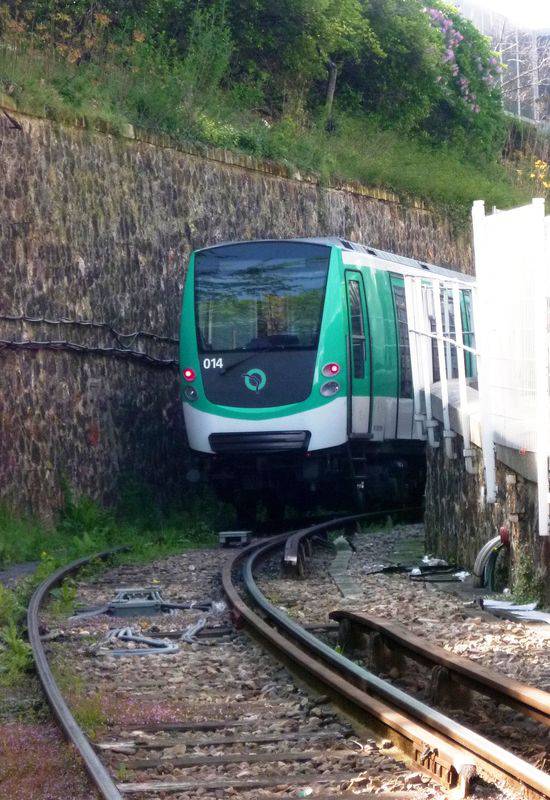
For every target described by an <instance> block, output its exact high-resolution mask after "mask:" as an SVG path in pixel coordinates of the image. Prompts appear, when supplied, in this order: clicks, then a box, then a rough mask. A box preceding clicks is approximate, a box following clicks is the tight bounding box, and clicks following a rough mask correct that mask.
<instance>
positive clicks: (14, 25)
mask: <svg viewBox="0 0 550 800" xmlns="http://www.w3.org/2000/svg"><path fill="white" fill-rule="evenodd" d="M0 37H1V39H0V91H2V92H3V93H4V94H8V95H11V96H12V97H13V98H14V99H15V100H16V101H19V102H22V105H23V106H24V107H25V108H29V107H30V108H31V109H34V110H38V111H41V110H42V111H45V112H46V113H47V114H48V115H50V116H51V115H53V116H58V117H60V118H63V116H64V113H65V112H66V111H67V110H71V111H72V112H76V113H77V114H79V115H81V116H82V118H84V119H85V120H86V121H87V122H88V123H89V124H91V125H94V123H95V122H97V121H99V120H102V121H108V122H109V123H111V124H113V125H114V126H115V127H116V126H117V125H120V126H122V125H124V124H127V123H132V124H133V125H138V126H141V127H144V128H148V129H150V130H157V131H160V132H163V133H166V134H169V135H170V136H173V137H174V138H176V139H179V140H192V141H204V142H207V143H210V144H214V145H216V146H221V147H228V148H234V149H239V150H244V151H245V152H251V153H254V154H255V155H258V156H260V157H267V158H272V159H276V160H280V161H286V162H288V163H290V164H293V165H295V166H297V167H298V168H300V169H311V168H314V169H316V170H317V171H321V173H323V174H325V175H327V176H328V175H340V176H342V177H344V178H347V179H349V178H352V179H353V178H356V179H362V178H363V175H364V174H365V173H369V172H371V173H374V174H375V175H376V180H377V181H378V182H379V184H380V185H386V186H388V187H389V188H392V189H394V190H395V191H397V192H401V193H404V194H410V193H411V192H415V193H419V194H420V196H421V197H424V198H426V199H428V200H430V201H432V202H436V203H440V204H443V205H445V206H446V207H447V208H448V207H453V206H454V207H455V209H456V208H458V209H459V210H460V213H461V214H464V213H465V210H466V209H467V208H468V207H469V204H470V202H471V201H472V200H473V199H476V198H477V197H480V196H483V197H485V198H486V199H487V200H488V201H489V202H490V203H494V204H497V205H510V204H514V203H517V202H520V201H521V200H522V199H524V197H526V195H525V194H524V193H523V191H522V190H521V188H519V189H518V187H517V184H518V182H521V181H522V177H521V176H520V175H519V174H518V173H516V172H514V173H506V171H505V170H504V169H503V168H502V167H500V166H499V165H498V158H499V154H500V152H501V150H502V146H503V144H504V140H505V134H506V122H505V118H504V115H503V113H502V110H501V104H500V95H499V90H498V74H499V70H500V69H501V67H500V64H499V62H498V59H497V57H496V55H495V54H494V53H492V52H491V50H490V48H489V44H488V40H486V39H485V38H484V37H483V36H481V34H480V33H479V32H478V31H477V30H476V29H475V28H474V26H473V25H472V24H471V23H469V22H468V21H466V20H465V19H463V18H462V17H461V16H460V15H459V14H458V12H457V11H456V9H454V7H452V6H449V5H446V4H445V3H442V2H440V0H432V1H431V2H430V3H429V4H428V5H424V4H423V3H422V2H420V0H202V2H200V1H199V2H197V0H10V2H8V3H3V4H2V3H0ZM385 131H388V132H389V133H388V134H385V133H384V132H385ZM366 137H372V140H371V141H369V142H367V140H366ZM388 138H389V139H390V140H392V141H394V142H395V147H394V148H393V149H392V148H391V147H390V150H389V151H387V150H384V149H383V148H384V147H385V146H387V145H386V144H385V143H386V140H387V139H388ZM304 140H306V141H307V145H304V144H303V141H304ZM373 142H374V143H377V142H378V144H379V146H378V147H375V148H374V150H375V151H376V153H375V155H374V156H373V155H372V150H373V146H372V144H373ZM312 144H313V147H312ZM367 147H368V148H369V149H370V151H371V154H370V155H369V157H368V158H366V157H365V155H364V150H365V149H366V148H367ZM434 148H435V153H434ZM407 150H408V153H409V156H408V158H407V157H406V158H405V162H404V163H403V170H402V171H400V170H399V169H398V168H396V165H395V163H393V162H395V160H396V159H401V158H402V157H403V155H402V154H403V152H404V151H405V152H407ZM311 152H314V153H315V156H314V158H311V156H310V154H311ZM341 153H346V154H349V157H345V158H342V157H341V155H340V154H341ZM434 160H437V161H441V162H442V164H441V166H440V167H439V168H438V169H439V171H441V170H443V172H445V166H444V165H445V163H448V164H452V167H450V168H449V170H448V174H447V176H446V178H445V177H443V178H442V176H441V175H440V177H439V178H438V180H437V181H435V182H434V180H433V177H432V175H431V174H430V172H431V171H430V170H429V169H428V170H427V171H426V170H425V166H424V164H425V163H427V162H430V163H433V162H434ZM312 162H313V163H312ZM384 164H387V166H388V169H385V168H384V166H383V165H384ZM462 164H463V165H464V169H463V167H462ZM457 165H458V169H457ZM411 166H412V170H411ZM373 167H374V168H373ZM411 172H415V175H414V179H413V180H411V179H410V175H411ZM469 172H471V173H472V175H473V174H475V175H477V176H478V177H479V181H480V182H479V186H477V187H474V186H473V185H470V184H471V180H470V177H469ZM525 174H530V173H529V172H528V171H526V172H525Z"/></svg>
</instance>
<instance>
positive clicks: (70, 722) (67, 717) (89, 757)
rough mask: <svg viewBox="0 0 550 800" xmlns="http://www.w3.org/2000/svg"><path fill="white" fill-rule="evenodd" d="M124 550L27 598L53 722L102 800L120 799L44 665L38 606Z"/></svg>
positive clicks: (76, 565)
mask: <svg viewBox="0 0 550 800" xmlns="http://www.w3.org/2000/svg"><path fill="white" fill-rule="evenodd" d="M126 549H127V548H124V547H117V548H116V549H114V550H108V551H105V552H103V553H96V554H95V555H93V556H88V557H87V558H79V559H78V560H77V561H73V562H71V563H70V564H67V565H66V566H64V567H60V569H58V570H56V571H55V572H54V573H53V574H52V575H50V576H49V577H48V578H46V580H45V581H43V582H42V583H41V584H40V585H39V586H38V587H37V588H36V589H35V591H34V594H33V596H32V597H31V600H30V603H29V607H28V609H27V627H28V635H29V642H30V645H31V648H32V656H33V659H34V663H35V667H36V672H37V674H38V678H39V680H40V683H41V684H42V688H43V689H44V694H45V695H46V697H47V699H48V703H49V705H50V708H51V709H52V711H53V713H54V715H55V717H56V718H57V721H58V723H59V725H60V727H61V729H62V731H63V733H64V734H65V736H66V737H67V739H68V740H69V741H70V742H71V744H73V745H74V747H75V749H76V750H77V752H78V753H79V754H80V756H81V757H82V760H83V762H84V766H85V768H86V771H87V772H88V774H89V776H90V778H91V779H92V781H93V783H94V784H95V786H96V788H97V789H98V791H99V793H100V796H101V797H102V798H103V800H122V795H121V794H120V792H119V791H118V789H117V787H116V785H115V783H114V781H113V779H112V778H111V776H110V775H109V773H108V771H107V770H106V769H105V767H104V766H103V764H102V763H101V761H100V760H99V758H98V757H97V755H96V753H95V751H94V749H93V747H92V746H91V744H90V742H89V741H88V739H87V737H86V735H85V733H84V731H83V730H82V729H81V728H80V726H79V725H78V723H77V722H76V720H75V718H74V717H73V715H72V714H71V712H70V710H69V707H68V705H67V703H66V702H65V700H64V699H63V695H62V694H61V692H60V690H59V687H58V685H57V683H56V681H55V678H54V676H53V674H52V671H51V669H50V665H49V664H48V659H47V657H46V652H45V650H44V645H43V644H42V639H41V638H40V621H39V613H40V609H41V607H42V604H43V603H44V601H45V600H46V598H47V597H48V595H49V593H50V591H51V590H52V589H53V588H54V587H55V586H57V585H58V584H60V583H61V582H62V581H64V580H65V578H67V577H68V576H69V575H73V574H74V573H75V572H78V570H79V569H81V567H84V566H86V565H87V564H89V563H90V562H92V561H94V560H95V559H101V560H105V559H107V558H109V557H110V556H112V555H115V554H116V553H119V552H121V551H123V550H126Z"/></svg>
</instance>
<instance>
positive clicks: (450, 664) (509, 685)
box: [329, 610, 550, 727]
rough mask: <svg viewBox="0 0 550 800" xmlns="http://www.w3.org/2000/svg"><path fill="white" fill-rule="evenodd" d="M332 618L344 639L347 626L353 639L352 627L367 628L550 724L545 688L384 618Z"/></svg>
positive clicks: (338, 614) (340, 614) (336, 614)
mask: <svg viewBox="0 0 550 800" xmlns="http://www.w3.org/2000/svg"><path fill="white" fill-rule="evenodd" d="M329 617H330V619H333V620H335V621H336V622H339V623H340V625H341V627H342V630H341V636H342V639H345V638H346V637H347V635H348V631H347V630H346V628H347V627H348V626H350V627H351V630H350V631H349V633H350V634H351V638H352V641H353V629H360V630H368V631H370V632H371V633H373V634H377V635H378V636H380V637H381V641H382V643H383V644H384V646H386V647H388V649H390V650H392V649H397V650H399V652H402V653H403V654H404V655H406V656H407V657H408V658H412V659H414V660H415V661H419V662H420V663H422V664H424V665H426V666H431V667H437V668H440V667H443V668H444V669H446V670H447V671H448V673H449V674H450V675H451V676H452V677H453V678H458V679H459V680H460V682H461V683H464V684H466V685H467V686H469V687H470V688H471V689H474V690H475V691H477V692H480V693H482V694H485V695H488V696H489V697H493V698H494V699H496V700H497V701H498V702H499V703H503V704H505V705H508V706H510V707H511V708H514V709H515V710H517V711H520V712H522V713H524V714H526V715H527V716H530V717H532V718H533V719H535V720H536V721H537V722H541V723H542V724H543V725H546V726H548V727H550V693H548V692H545V691H543V690H542V689H537V688H536V687H534V686H529V685H528V684H525V683H521V682H520V681H516V680H514V679H513V678H509V677H508V676H506V675H503V674H502V673H500V672H495V671H494V670H491V669H488V668H487V667H483V666H482V665H479V664H475V663H474V662H473V661H470V659H468V658H463V657H461V656H456V655H454V653H449V652H448V651H447V650H444V649H443V648H442V647H439V646H438V645H435V644H433V643H431V642H427V641H426V640H425V639H422V638H421V637H420V636H416V635H415V634H413V633H409V631H407V630H406V629H405V628H404V627H403V626H402V625H400V624H399V623H390V622H388V621H387V620H385V619H383V618H382V617H376V616H372V615H370V614H364V613H355V612H353V611H346V610H337V611H332V612H331V613H330V614H329ZM342 643H343V642H342Z"/></svg>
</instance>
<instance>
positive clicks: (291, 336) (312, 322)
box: [195, 242, 330, 353]
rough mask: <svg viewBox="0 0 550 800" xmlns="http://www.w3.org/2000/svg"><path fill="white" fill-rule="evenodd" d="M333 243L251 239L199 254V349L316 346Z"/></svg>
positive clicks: (196, 286)
mask: <svg viewBox="0 0 550 800" xmlns="http://www.w3.org/2000/svg"><path fill="white" fill-rule="evenodd" d="M329 258H330V248H329V247H326V246H324V245H317V244H308V243H305V242H304V243H302V242H250V243H246V244H233V245H226V246H222V247H215V248H212V250H203V251H202V252H199V253H197V254H196V256H195V303H196V317H197V329H198V330H197V333H198V344H199V350H200V352H202V353H206V352H220V351H224V352H228V351H229V352H230V351H237V350H252V351H254V350H285V349H313V348H316V347H317V343H318V339H319V329H320V327H321V314H322V310H323V300H324V296H325V286H326V282H327V273H328V265H329Z"/></svg>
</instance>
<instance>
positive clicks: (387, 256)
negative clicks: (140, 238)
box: [197, 236, 475, 283]
mask: <svg viewBox="0 0 550 800" xmlns="http://www.w3.org/2000/svg"><path fill="white" fill-rule="evenodd" d="M258 242H308V243H310V244H321V245H325V246H326V247H337V248H338V249H340V250H343V251H347V252H355V253H363V254H364V255H369V256H374V257H375V258H379V259H381V260H382V261H386V262H387V261H389V262H393V263H394V264H396V265H400V266H402V267H412V268H413V269H419V270H423V271H424V272H431V273H434V274H436V275H441V276H442V277H445V278H454V280H463V281H466V282H469V281H471V282H472V283H473V282H474V281H475V278H474V277H473V276H472V275H467V274H466V273H464V272H461V271H460V270H459V269H448V268H446V267H438V266H437V265H435V264H430V263H428V262H426V261H418V260H417V259H415V258H408V257H407V256H400V255H397V254H396V253H390V252H389V251H388V250H380V249H379V248H378V247H371V246H370V245H367V244H359V243H358V242H352V241H350V240H349V239H342V238H340V237H338V236H319V237H315V236H311V237H300V238H293V239H247V240H240V241H239V240H237V241H233V242H220V243H218V244H215V245H210V246H209V247H201V248H199V250H197V252H200V250H214V249H215V248H216V247H225V246H227V245H229V244H254V243H258Z"/></svg>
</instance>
